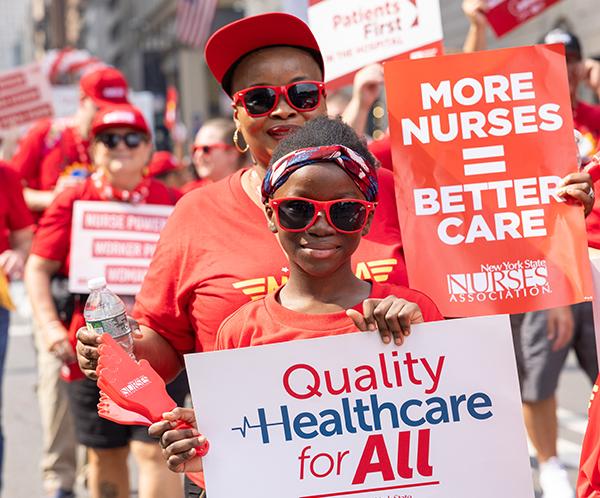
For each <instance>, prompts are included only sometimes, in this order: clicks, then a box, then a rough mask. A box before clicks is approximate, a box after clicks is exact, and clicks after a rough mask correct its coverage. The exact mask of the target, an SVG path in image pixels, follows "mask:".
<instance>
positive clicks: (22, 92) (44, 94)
mask: <svg viewBox="0 0 600 498" xmlns="http://www.w3.org/2000/svg"><path fill="white" fill-rule="evenodd" d="M52 115H53V109H52V94H51V92H50V83H49V82H48V80H47V78H46V76H45V75H44V73H43V72H42V70H41V68H40V66H39V65H38V64H30V65H28V66H22V67H19V68H17V69H12V70H10V71H6V72H3V73H0V129H8V128H14V127H16V126H21V125H25V124H29V123H33V122H34V121H37V120H38V119H43V118H49V117H52Z"/></svg>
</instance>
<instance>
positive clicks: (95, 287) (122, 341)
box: [83, 277, 135, 359]
mask: <svg viewBox="0 0 600 498" xmlns="http://www.w3.org/2000/svg"><path fill="white" fill-rule="evenodd" d="M88 288H89V289H90V291H91V292H90V295H89V297H88V299H87V301H86V303H85V309H84V310H83V316H84V318H85V323H86V325H87V328H88V330H89V331H91V332H96V333H98V334H110V335H111V336H112V337H113V338H114V340H115V341H116V342H118V343H119V345H120V346H121V347H122V348H123V349H124V350H125V351H127V353H129V356H131V357H132V358H133V359H135V356H134V354H133V337H132V335H131V327H130V326H129V321H128V320H127V310H126V308H125V304H124V303H123V301H122V300H121V298H120V297H119V296H117V295H116V294H115V293H114V292H113V291H111V290H110V289H109V288H108V287H107V286H106V279H105V278H104V277H99V278H92V279H91V280H89V281H88Z"/></svg>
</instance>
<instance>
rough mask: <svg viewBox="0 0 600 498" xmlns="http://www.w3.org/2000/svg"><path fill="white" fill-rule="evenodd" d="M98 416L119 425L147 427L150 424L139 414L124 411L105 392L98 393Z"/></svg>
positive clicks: (150, 423)
mask: <svg viewBox="0 0 600 498" xmlns="http://www.w3.org/2000/svg"><path fill="white" fill-rule="evenodd" d="M98 415H100V416H101V417H102V418H105V419H107V420H110V421H112V422H116V423H117V424H121V425H145V426H147V427H149V426H150V425H152V422H150V420H148V419H147V418H146V417H144V416H143V415H140V414H139V413H136V412H132V411H130V410H126V409H125V408H122V407H120V406H119V405H117V404H116V403H115V402H114V401H113V400H112V399H111V398H110V397H109V396H108V395H107V394H106V393H105V392H103V391H100V402H99V403H98Z"/></svg>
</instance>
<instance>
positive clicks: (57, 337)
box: [43, 320, 75, 363]
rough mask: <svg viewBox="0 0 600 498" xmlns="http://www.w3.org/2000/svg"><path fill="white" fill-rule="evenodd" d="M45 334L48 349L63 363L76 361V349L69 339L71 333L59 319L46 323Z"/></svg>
mask: <svg viewBox="0 0 600 498" xmlns="http://www.w3.org/2000/svg"><path fill="white" fill-rule="evenodd" d="M43 334H44V340H45V342H46V345H47V347H48V351H50V352H51V353H52V354H53V355H54V356H56V357H57V358H58V359H59V360H61V361H62V362H63V363H72V362H73V361H75V351H73V346H71V342H70V341H69V333H68V331H67V329H66V328H65V326H64V325H63V324H62V323H61V322H60V321H59V320H52V321H50V322H48V323H47V324H46V325H44V330H43Z"/></svg>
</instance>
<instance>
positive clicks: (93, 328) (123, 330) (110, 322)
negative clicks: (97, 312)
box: [86, 313, 131, 339]
mask: <svg viewBox="0 0 600 498" xmlns="http://www.w3.org/2000/svg"><path fill="white" fill-rule="evenodd" d="M86 325H87V328H88V330H89V331H90V332H96V333H97V334H110V335H111V336H112V337H114V338H115V339H116V338H118V337H121V336H124V335H127V334H129V333H130V332H131V328H130V327H129V321H128V320H127V314H126V313H121V314H120V315H117V316H110V317H108V318H103V319H102V320H90V321H88V322H86Z"/></svg>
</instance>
